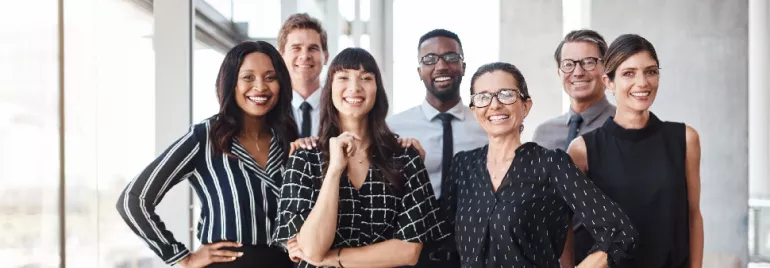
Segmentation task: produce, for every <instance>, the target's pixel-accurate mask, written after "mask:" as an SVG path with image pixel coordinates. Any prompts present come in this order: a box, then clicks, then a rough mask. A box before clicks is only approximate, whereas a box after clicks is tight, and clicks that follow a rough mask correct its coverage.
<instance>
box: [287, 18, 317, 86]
mask: <svg viewBox="0 0 770 268" xmlns="http://www.w3.org/2000/svg"><path fill="white" fill-rule="evenodd" d="M282 56H283V60H284V62H286V66H287V67H288V69H289V74H290V75H291V79H292V80H294V81H303V82H306V81H315V80H318V79H319V76H320V75H321V70H322V69H323V66H324V65H325V64H326V60H327V58H328V57H329V54H328V53H327V52H324V51H323V47H322V46H321V34H319V33H318V32H316V31H315V30H313V29H294V30H292V31H291V32H290V33H289V34H288V35H286V46H285V47H284V48H283V54H282Z"/></svg>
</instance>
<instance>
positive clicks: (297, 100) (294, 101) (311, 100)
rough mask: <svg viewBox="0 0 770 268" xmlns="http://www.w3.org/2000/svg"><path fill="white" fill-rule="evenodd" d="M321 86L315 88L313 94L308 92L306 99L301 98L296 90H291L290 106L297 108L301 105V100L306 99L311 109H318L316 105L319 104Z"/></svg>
mask: <svg viewBox="0 0 770 268" xmlns="http://www.w3.org/2000/svg"><path fill="white" fill-rule="evenodd" d="M322 89H323V88H318V89H316V90H315V91H314V92H313V94H310V96H308V97H307V99H304V98H302V96H301V95H299V93H297V91H292V92H291V94H292V98H291V106H293V107H294V109H299V106H300V105H302V102H305V101H307V103H308V104H310V108H313V110H315V109H318V106H320V105H321V90H322Z"/></svg>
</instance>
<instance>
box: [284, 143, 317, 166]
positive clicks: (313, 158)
mask: <svg viewBox="0 0 770 268" xmlns="http://www.w3.org/2000/svg"><path fill="white" fill-rule="evenodd" d="M297 159H299V160H302V161H304V162H308V163H313V164H321V162H322V161H323V153H322V152H321V149H319V148H317V147H316V148H311V149H302V148H299V149H297V150H295V151H294V153H292V154H291V156H289V162H290V163H291V162H294V161H293V160H297Z"/></svg>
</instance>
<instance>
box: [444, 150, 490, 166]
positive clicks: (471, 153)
mask: <svg viewBox="0 0 770 268" xmlns="http://www.w3.org/2000/svg"><path fill="white" fill-rule="evenodd" d="M487 146H488V145H484V146H481V147H478V148H476V149H472V150H465V151H459V152H457V153H455V155H454V157H453V160H452V163H453V165H454V163H458V164H460V165H462V164H469V163H471V162H473V160H477V159H481V158H483V157H486V151H487Z"/></svg>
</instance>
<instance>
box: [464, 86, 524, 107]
mask: <svg viewBox="0 0 770 268" xmlns="http://www.w3.org/2000/svg"><path fill="white" fill-rule="evenodd" d="M492 98H497V101H499V102H500V103H502V104H505V105H510V104H514V103H516V100H518V99H519V98H521V99H527V96H524V94H521V92H519V90H518V89H510V88H503V89H500V91H498V92H495V93H492V92H482V93H476V94H473V95H471V107H477V108H484V107H487V106H489V105H490V104H492Z"/></svg>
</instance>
